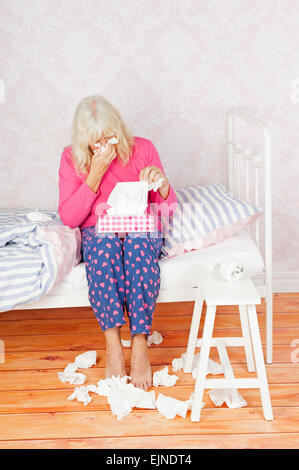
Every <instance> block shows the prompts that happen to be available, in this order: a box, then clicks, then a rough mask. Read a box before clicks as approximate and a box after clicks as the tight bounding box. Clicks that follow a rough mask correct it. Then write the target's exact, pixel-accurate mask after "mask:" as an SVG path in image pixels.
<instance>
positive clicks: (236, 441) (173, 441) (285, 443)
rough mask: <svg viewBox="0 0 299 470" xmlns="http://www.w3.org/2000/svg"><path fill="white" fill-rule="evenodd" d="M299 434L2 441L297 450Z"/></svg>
mask: <svg viewBox="0 0 299 470" xmlns="http://www.w3.org/2000/svg"><path fill="white" fill-rule="evenodd" d="M298 442H299V433H268V434H263V433H256V434H242V435H235V434H225V435H221V434H209V435H208V436H205V435H204V436H201V435H196V436H192V435H175V436H171V438H169V436H165V435H163V436H157V437H156V436H151V437H150V440H149V438H148V436H134V437H116V438H113V437H107V438H93V437H91V438H81V439H80V438H78V439H66V438H65V439H34V440H32V439H28V440H18V441H16V440H11V441H0V449H113V450H114V449H215V443H217V448H218V449H296V448H297V447H298Z"/></svg>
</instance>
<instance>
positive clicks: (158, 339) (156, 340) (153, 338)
mask: <svg viewBox="0 0 299 470" xmlns="http://www.w3.org/2000/svg"><path fill="white" fill-rule="evenodd" d="M162 341H163V336H162V335H161V333H159V332H158V331H156V330H154V331H153V333H152V334H151V335H149V337H148V338H147V345H148V346H151V345H152V344H160V343H162ZM121 344H122V345H123V347H124V348H129V347H130V346H131V340H130V339H121Z"/></svg>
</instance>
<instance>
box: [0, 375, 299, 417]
mask: <svg viewBox="0 0 299 470" xmlns="http://www.w3.org/2000/svg"><path fill="white" fill-rule="evenodd" d="M217 377H218V376H217ZM219 378H220V377H219ZM57 381H58V379H57ZM86 383H87V384H89V383H92V382H89V381H88V382H86ZM93 383H95V382H93ZM194 383H195V381H193V384H192V386H191V385H189V386H180V385H179V384H178V382H177V383H176V386H175V387H162V386H159V387H152V388H151V389H149V390H154V392H155V396H156V398H158V395H159V393H162V394H163V395H167V396H170V397H173V398H177V399H178V400H188V399H189V398H190V395H191V393H192V392H193V389H194ZM269 388H270V394H271V400H272V406H280V407H281V406H284V407H286V403H288V404H289V407H293V406H298V407H299V394H298V384H297V383H296V384H276V385H271V384H270V386H269ZM73 390H74V387H73V388H71V389H66V390H47V391H46V396H47V400H46V401H45V390H29V391H8V392H0V414H1V413H4V414H5V413H49V412H54V413H59V412H65V411H68V412H69V411H74V412H76V411H78V412H81V411H82V403H79V402H77V401H76V400H74V401H71V400H67V397H69V396H70V395H71V394H72V392H73ZM241 393H242V396H243V397H244V398H245V400H246V401H247V404H248V407H261V397H260V393H259V390H253V389H249V390H246V389H245V390H242V391H241ZM90 396H91V397H92V401H91V402H90V403H89V404H88V407H85V406H84V405H83V407H84V409H85V408H86V409H88V411H99V410H104V411H109V410H110V405H109V404H108V402H107V399H106V397H102V396H99V395H97V394H94V393H90ZM203 401H204V403H205V408H215V406H214V404H213V402H212V401H211V399H210V397H209V395H208V393H207V392H205V394H204V398H203ZM223 407H224V408H226V405H223Z"/></svg>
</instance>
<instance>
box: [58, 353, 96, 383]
mask: <svg viewBox="0 0 299 470" xmlns="http://www.w3.org/2000/svg"><path fill="white" fill-rule="evenodd" d="M96 362H97V352H96V351H87V352H85V353H82V354H79V355H78V356H77V357H76V359H75V361H74V362H71V363H70V364H68V365H67V366H66V368H65V369H64V371H63V372H57V375H58V377H59V379H60V380H61V382H69V383H70V384H72V385H74V384H75V385H80V384H83V383H84V382H85V380H86V375H84V374H81V373H80V372H78V373H76V370H77V369H88V368H89V367H91V366H93V365H94V364H96Z"/></svg>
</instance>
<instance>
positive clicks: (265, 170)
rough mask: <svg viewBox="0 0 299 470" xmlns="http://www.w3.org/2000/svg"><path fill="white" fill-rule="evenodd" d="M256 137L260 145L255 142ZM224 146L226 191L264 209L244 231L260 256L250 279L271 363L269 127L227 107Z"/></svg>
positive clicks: (240, 111) (271, 299) (242, 112)
mask: <svg viewBox="0 0 299 470" xmlns="http://www.w3.org/2000/svg"><path fill="white" fill-rule="evenodd" d="M244 126H245V127H244ZM246 131H247V132H246ZM255 135H256V139H255ZM248 136H249V139H250V143H249V144H248ZM260 140H261V144H260V145H258V142H259V141H260ZM257 147H258V148H257ZM227 149H228V168H227V183H228V190H229V191H230V192H231V193H232V194H234V195H235V196H238V197H240V198H242V197H243V198H245V199H246V200H247V201H248V202H251V203H253V204H255V205H256V206H258V207H262V208H263V209H264V213H263V215H262V216H261V217H260V218H259V219H258V220H257V222H256V224H255V225H254V226H253V228H254V230H252V227H248V231H249V232H250V233H251V235H252V236H253V238H254V239H255V241H256V243H257V245H258V247H259V248H260V251H261V253H262V254H263V256H264V262H265V268H264V271H263V273H262V274H261V275H259V276H257V278H256V279H254V282H255V283H256V285H257V288H258V287H259V286H260V288H259V292H260V294H261V295H262V296H264V297H265V301H266V361H267V363H272V344H273V338H272V336H273V286H272V178H271V132H270V128H269V126H268V125H267V124H266V123H264V122H263V121H261V120H259V119H256V118H254V117H252V116H250V115H248V114H247V113H246V112H244V111H242V110H240V109H229V110H228V112H227ZM252 183H253V188H252ZM250 189H252V191H250Z"/></svg>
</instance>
